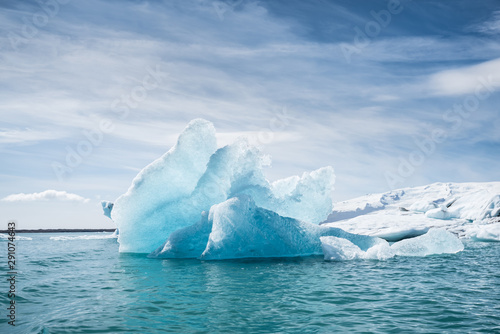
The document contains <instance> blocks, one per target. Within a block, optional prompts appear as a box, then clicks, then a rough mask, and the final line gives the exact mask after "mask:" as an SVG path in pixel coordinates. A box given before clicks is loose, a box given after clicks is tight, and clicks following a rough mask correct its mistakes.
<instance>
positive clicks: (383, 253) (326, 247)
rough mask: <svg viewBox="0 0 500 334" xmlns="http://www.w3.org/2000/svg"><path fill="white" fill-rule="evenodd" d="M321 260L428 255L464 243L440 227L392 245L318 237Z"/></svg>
mask: <svg viewBox="0 0 500 334" xmlns="http://www.w3.org/2000/svg"><path fill="white" fill-rule="evenodd" d="M321 246H322V248H323V254H324V257H325V260H329V261H343V260H354V259H374V260H386V259H389V258H392V257H394V256H428V255H434V254H453V253H458V252H461V251H462V250H463V249H464V246H463V244H462V242H461V241H460V239H458V238H457V237H456V236H455V235H454V234H452V233H450V232H448V231H446V230H444V229H435V228H432V229H430V230H429V231H428V232H427V233H426V234H424V235H421V236H419V237H415V238H411V239H405V240H401V241H398V242H395V243H394V244H392V245H389V243H388V242H387V241H386V242H380V243H377V244H376V245H374V246H372V247H370V248H368V249H367V250H362V249H361V248H359V247H358V246H357V245H355V244H353V243H352V242H350V241H349V240H347V239H342V238H336V237H321Z"/></svg>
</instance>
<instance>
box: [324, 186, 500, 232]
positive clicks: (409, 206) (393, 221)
mask: <svg viewBox="0 0 500 334" xmlns="http://www.w3.org/2000/svg"><path fill="white" fill-rule="evenodd" d="M499 215H500V182H489V183H435V184H431V185H427V186H423V187H415V188H405V189H400V190H395V191H390V192H387V193H383V194H372V195H367V196H362V197H358V198H355V199H352V200H349V201H343V202H339V203H334V210H333V212H332V214H330V216H329V218H328V219H327V220H326V221H325V222H324V224H326V225H327V226H332V227H338V228H342V229H344V230H346V231H348V232H351V233H359V234H366V235H371V236H378V237H381V238H384V239H386V240H388V241H397V240H401V239H404V238H409V237H414V236H418V235H421V234H424V233H426V232H427V231H428V230H429V229H430V228H433V227H438V228H445V229H446V230H449V231H451V232H453V233H455V234H457V235H459V236H471V233H472V232H470V233H469V232H467V231H469V230H470V229H471V228H472V226H479V225H485V224H489V223H491V222H492V221H493V220H494V219H496V217H498V216H499Z"/></svg>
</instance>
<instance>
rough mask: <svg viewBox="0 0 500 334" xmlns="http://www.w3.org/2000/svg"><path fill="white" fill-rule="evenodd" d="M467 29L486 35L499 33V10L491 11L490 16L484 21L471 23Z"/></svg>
mask: <svg viewBox="0 0 500 334" xmlns="http://www.w3.org/2000/svg"><path fill="white" fill-rule="evenodd" d="M467 30H470V31H477V32H480V33H484V34H488V35H498V34H500V10H497V11H494V12H493V13H491V17H490V18H489V19H488V20H486V21H485V22H482V23H479V24H474V25H471V26H470V27H469V28H468V29H467Z"/></svg>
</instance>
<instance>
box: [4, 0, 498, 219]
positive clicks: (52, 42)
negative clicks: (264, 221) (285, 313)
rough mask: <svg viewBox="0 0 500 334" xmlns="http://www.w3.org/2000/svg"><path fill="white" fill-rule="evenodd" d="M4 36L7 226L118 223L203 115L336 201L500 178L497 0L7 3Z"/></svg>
mask: <svg viewBox="0 0 500 334" xmlns="http://www.w3.org/2000/svg"><path fill="white" fill-rule="evenodd" d="M0 31H1V34H0V73H1V75H0V87H1V89H0V185H1V187H0V229H2V227H1V226H2V225H4V226H7V222H8V221H9V220H15V221H16V222H17V224H18V228H113V227H114V223H113V222H112V221H111V220H109V219H108V218H106V217H104V216H103V215H102V210H101V207H100V201H101V200H111V201H113V200H115V199H116V198H117V197H118V196H119V195H120V194H122V193H124V192H125V191H126V190H127V189H128V187H129V186H130V184H131V181H132V179H133V178H134V176H135V175H136V174H137V173H138V172H139V171H140V170H141V169H142V168H143V167H144V166H146V165H147V164H148V163H150V162H151V161H153V160H154V159H156V158H158V157H159V156H161V155H162V154H164V153H165V152H166V151H167V150H168V149H169V148H170V147H171V146H172V145H174V144H175V141H176V138H177V136H178V134H179V133H180V132H182V130H183V129H184V128H185V126H186V125H187V124H188V122H189V121H190V120H192V119H195V118H204V119H207V120H209V121H211V122H213V124H214V125H215V127H216V129H217V131H218V144H219V146H223V145H226V144H228V143H230V142H231V141H232V140H234V139H235V138H237V137H239V136H241V135H246V136H249V137H250V138H253V140H254V141H256V142H257V143H258V144H259V145H261V146H262V149H263V151H264V152H265V153H266V154H269V155H271V156H272V161H273V162H272V166H271V167H270V168H268V169H266V171H265V173H266V175H267V176H268V178H269V179H270V180H271V181H273V180H277V179H279V178H283V177H288V176H291V175H300V174H302V173H303V172H305V171H311V170H314V169H317V168H320V167H323V166H333V167H334V169H335V173H336V184H335V195H334V196H335V197H334V198H335V200H336V201H340V200H345V199H349V198H353V197H357V196H361V195H364V194H368V193H378V192H386V191H389V190H392V189H397V188H402V187H411V186H419V185H425V184H429V183H434V182H487V181H499V180H500V168H498V162H499V157H500V110H499V106H500V93H499V92H500V38H499V37H500V3H499V2H498V1H496V0H495V1H493V0H483V1H474V0H458V1H429V0H422V1H416V0H413V1H408V0H404V1H397V0H390V1H388V0H384V1H378V0H377V1H373V0H370V1H368V0H365V1H348V0H342V1H326V0H310V1H301V0H287V1H285V0H274V1H252V0H235V1H229V0H224V1H209V0H178V1H176V0H173V1H141V0H133V1H132V0H126V1H122V0H120V1H118V0H115V1H111V0H110V1H101V0H88V1H77V0H72V1H70V0H41V1H35V0H33V1H29V0H28V1H22V2H20V1H3V2H2V3H0Z"/></svg>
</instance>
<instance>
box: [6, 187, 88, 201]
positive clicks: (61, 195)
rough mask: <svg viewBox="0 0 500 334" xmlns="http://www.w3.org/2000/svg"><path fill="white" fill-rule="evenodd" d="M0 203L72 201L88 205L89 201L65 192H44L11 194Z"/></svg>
mask: <svg viewBox="0 0 500 334" xmlns="http://www.w3.org/2000/svg"><path fill="white" fill-rule="evenodd" d="M1 201H2V202H32V201H72V202H81V203H88V202H89V201H90V199H88V198H84V197H82V196H80V195H77V194H72V193H68V192H66V191H57V190H50V189H49V190H45V191H42V192H39V193H32V194H24V193H20V194H12V195H9V196H7V197H4V198H2V199H1Z"/></svg>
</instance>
